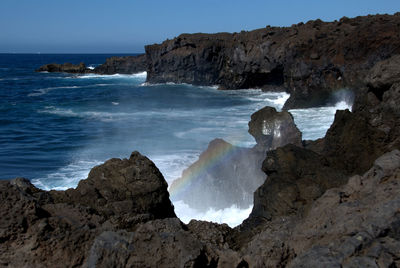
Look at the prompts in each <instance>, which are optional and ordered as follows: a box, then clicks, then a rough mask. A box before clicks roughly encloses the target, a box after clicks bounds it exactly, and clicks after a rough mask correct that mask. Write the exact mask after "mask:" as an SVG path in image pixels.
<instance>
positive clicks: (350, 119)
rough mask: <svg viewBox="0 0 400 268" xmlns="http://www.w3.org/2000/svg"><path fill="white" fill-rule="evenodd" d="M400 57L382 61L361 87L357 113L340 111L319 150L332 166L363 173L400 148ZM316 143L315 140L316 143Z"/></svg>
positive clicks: (354, 109) (357, 101) (372, 70)
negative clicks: (390, 152)
mask: <svg viewBox="0 0 400 268" xmlns="http://www.w3.org/2000/svg"><path fill="white" fill-rule="evenodd" d="M399 61H400V57H399V56H398V55H395V56H393V57H391V58H389V59H387V60H384V61H382V62H378V63H377V64H376V65H375V66H374V68H372V69H371V71H370V73H369V74H368V80H367V81H368V87H363V88H360V90H359V95H358V96H357V98H356V100H355V103H354V105H353V112H350V111H338V112H337V113H336V115H335V120H334V122H333V124H332V126H331V127H330V129H329V130H328V132H327V133H326V136H325V138H324V139H323V141H322V142H321V141H319V142H318V143H320V144H319V145H318V146H313V145H311V146H309V148H312V147H314V148H315V147H318V149H316V151H318V152H319V153H321V154H323V155H324V156H325V157H327V159H328V160H329V162H330V163H331V164H332V165H335V166H337V167H338V168H340V169H343V170H346V172H348V173H352V174H362V173H363V172H365V171H366V170H367V169H368V168H369V167H370V166H371V165H372V163H373V162H374V160H375V159H376V158H377V157H378V156H380V155H382V154H383V153H385V152H389V151H392V150H394V149H399V148H400V107H399V105H398V103H399V102H400V76H399V74H400V67H399V66H400V65H399ZM314 145H315V143H314Z"/></svg>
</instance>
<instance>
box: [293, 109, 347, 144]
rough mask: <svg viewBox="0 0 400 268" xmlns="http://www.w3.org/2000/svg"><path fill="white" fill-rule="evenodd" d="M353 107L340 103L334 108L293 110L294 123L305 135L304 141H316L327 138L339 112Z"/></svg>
mask: <svg viewBox="0 0 400 268" xmlns="http://www.w3.org/2000/svg"><path fill="white" fill-rule="evenodd" d="M351 108H352V105H350V104H348V103H346V102H345V101H339V102H338V103H336V104H335V105H334V106H327V107H316V108H308V109H292V110H289V112H290V113H291V114H292V115H293V118H294V122H295V123H296V125H297V127H298V128H299V129H300V131H301V132H302V133H303V139H304V140H316V139H319V138H322V137H324V136H325V134H326V131H327V130H328V129H329V127H330V126H331V124H332V122H333V120H334V118H335V113H336V111H337V110H345V109H349V110H351Z"/></svg>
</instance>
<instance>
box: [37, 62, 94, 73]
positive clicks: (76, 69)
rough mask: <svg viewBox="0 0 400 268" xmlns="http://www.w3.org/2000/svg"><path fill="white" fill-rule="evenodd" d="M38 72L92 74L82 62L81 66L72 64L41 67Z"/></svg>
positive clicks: (54, 64)
mask: <svg viewBox="0 0 400 268" xmlns="http://www.w3.org/2000/svg"><path fill="white" fill-rule="evenodd" d="M36 72H49V73H53V72H65V73H86V72H90V69H87V68H86V65H85V64H84V63H83V62H81V63H80V64H72V63H64V64H57V63H50V64H45V65H43V66H41V67H40V68H39V69H37V70H36Z"/></svg>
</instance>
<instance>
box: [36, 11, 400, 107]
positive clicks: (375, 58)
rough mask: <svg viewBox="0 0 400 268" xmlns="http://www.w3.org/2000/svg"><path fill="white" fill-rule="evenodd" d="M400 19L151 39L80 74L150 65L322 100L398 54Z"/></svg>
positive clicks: (168, 74) (176, 75)
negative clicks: (140, 49)
mask: <svg viewBox="0 0 400 268" xmlns="http://www.w3.org/2000/svg"><path fill="white" fill-rule="evenodd" d="M399 24H400V13H396V14H394V15H374V16H372V15H370V16H362V17H356V18H351V19H350V18H347V17H343V18H342V19H340V20H339V21H334V22H323V21H321V20H315V21H309V22H307V23H299V24H296V25H293V26H291V27H270V26H267V27H266V28H263V29H257V30H254V31H249V32H245V31H242V32H240V33H232V34H231V33H217V34H182V35H180V36H178V37H176V38H173V39H171V40H166V41H164V42H163V43H161V44H154V45H148V46H146V47H145V51H146V54H145V55H140V56H137V57H120V58H118V57H112V58H110V59H108V60H107V62H106V63H104V64H103V65H101V66H99V67H98V68H95V69H94V70H89V69H84V70H83V73H88V72H89V73H91V72H93V73H97V74H114V73H123V74H126V73H131V74H132V73H137V72H143V71H146V72H147V82H148V83H167V82H174V83H189V84H194V85H205V86H211V85H218V86H219V88H220V89H247V88H262V89H264V90H279V91H286V92H288V93H290V98H289V100H288V101H287V102H286V103H285V106H284V109H294V108H309V107H315V106H324V105H327V104H330V103H335V102H336V101H337V99H336V97H335V94H333V93H334V92H336V91H337V90H340V89H343V88H348V89H350V90H354V91H356V90H357V89H358V88H359V87H360V86H362V85H363V81H364V80H365V78H366V75H367V73H368V71H369V69H370V68H372V67H373V66H374V65H375V64H376V63H377V62H379V61H381V60H385V59H387V58H389V57H390V56H392V55H394V54H399V53H400V46H399V42H400V35H399ZM77 69H78V70H79V68H77ZM52 70H55V71H63V72H69V69H66V68H62V66H61V68H59V69H57V68H48V67H46V66H42V67H41V68H39V69H38V71H52ZM73 72H74V73H76V71H75V70H73Z"/></svg>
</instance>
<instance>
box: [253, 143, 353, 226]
mask: <svg viewBox="0 0 400 268" xmlns="http://www.w3.org/2000/svg"><path fill="white" fill-rule="evenodd" d="M262 169H263V171H264V172H265V173H266V174H267V175H268V177H267V179H266V181H265V182H264V184H263V185H261V186H260V187H259V188H258V189H257V191H256V192H255V193H254V207H253V211H252V212H251V214H250V217H249V218H250V220H252V218H255V219H257V218H266V219H268V220H270V219H272V218H273V217H276V216H285V215H292V214H297V213H305V212H307V210H308V209H309V207H310V206H311V204H312V203H313V201H314V200H315V199H317V198H318V197H320V196H321V195H322V194H323V193H324V192H325V191H326V190H327V189H329V188H332V187H337V186H340V185H342V184H344V183H345V182H346V181H347V177H346V175H345V174H344V173H343V172H342V171H340V170H337V169H335V168H334V167H331V166H330V165H329V162H328V161H327V159H325V158H324V157H323V156H321V155H318V154H317V153H315V152H312V151H310V150H307V149H302V148H300V147H297V146H295V145H292V144H289V145H286V146H284V147H280V148H278V149H276V150H274V151H269V152H268V153H267V158H266V159H265V161H264V162H263V165H262Z"/></svg>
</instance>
